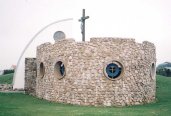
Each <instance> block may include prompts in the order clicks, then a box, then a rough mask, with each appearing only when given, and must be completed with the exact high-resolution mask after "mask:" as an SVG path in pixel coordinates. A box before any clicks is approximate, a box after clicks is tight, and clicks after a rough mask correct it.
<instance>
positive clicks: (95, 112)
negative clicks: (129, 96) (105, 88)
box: [0, 76, 171, 116]
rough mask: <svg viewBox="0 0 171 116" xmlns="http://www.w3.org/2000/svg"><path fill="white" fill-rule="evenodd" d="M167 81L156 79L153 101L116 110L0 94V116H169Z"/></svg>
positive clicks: (170, 100) (169, 80)
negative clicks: (155, 97) (154, 98)
mask: <svg viewBox="0 0 171 116" xmlns="http://www.w3.org/2000/svg"><path fill="white" fill-rule="evenodd" d="M170 115H171V78H167V77H162V76H157V102H156V103H151V104H146V105H138V106H128V107H123V108H116V107H92V106H91V107H90V106H78V105H69V104H59V103H51V102H48V101H45V100H41V99H37V98H35V97H32V96H28V95H25V94H22V93H0V116H170Z"/></svg>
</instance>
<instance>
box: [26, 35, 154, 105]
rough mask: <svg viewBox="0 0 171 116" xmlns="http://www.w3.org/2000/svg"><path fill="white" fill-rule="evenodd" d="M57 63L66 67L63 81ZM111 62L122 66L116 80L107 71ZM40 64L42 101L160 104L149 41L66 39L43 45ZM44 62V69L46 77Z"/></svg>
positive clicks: (38, 91)
mask: <svg viewBox="0 0 171 116" xmlns="http://www.w3.org/2000/svg"><path fill="white" fill-rule="evenodd" d="M58 61H61V62H63V63H64V66H65V76H64V77H63V78H61V77H59V75H57V76H56V75H55V74H54V72H55V70H56V69H55V64H56V63H57V62H58ZM112 61H117V62H120V63H121V64H122V65H123V72H122V75H121V76H120V77H119V78H116V79H114V80H110V79H108V78H107V77H106V76H105V73H104V71H105V70H104V68H105V66H106V64H108V63H110V62H112ZM33 62H34V61H33ZM36 62H37V77H36V96H37V97H39V98H43V99H46V100H49V101H55V102H62V103H70V104H79V105H94V106H126V105H137V104H144V103H150V102H153V101H155V93H156V77H155V65H156V52H155V46H154V44H152V43H150V42H147V41H144V42H143V43H141V44H140V43H136V42H135V40H134V39H127V38H91V39H90V42H75V41H74V40H72V39H62V40H58V41H56V42H55V44H51V43H44V44H42V45H40V46H38V47H37V61H36ZM41 63H43V64H44V68H45V70H44V74H43V75H44V76H43V77H42V76H41V75H42V74H40V73H41V72H40V64H41ZM28 67H29V66H28ZM26 68H27V66H26ZM28 70H29V69H28ZM31 70H32V69H31ZM26 73H29V71H27V72H26ZM26 75H27V74H26ZM30 75H32V74H31V72H30ZM34 76H35V75H34ZM27 78H31V77H29V76H28V77H27Z"/></svg>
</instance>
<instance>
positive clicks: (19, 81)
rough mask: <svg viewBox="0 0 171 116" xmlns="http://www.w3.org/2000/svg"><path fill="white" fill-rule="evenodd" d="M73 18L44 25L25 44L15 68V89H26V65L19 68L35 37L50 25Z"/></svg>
mask: <svg viewBox="0 0 171 116" xmlns="http://www.w3.org/2000/svg"><path fill="white" fill-rule="evenodd" d="M70 20H73V18H67V19H62V20H58V21H55V22H53V23H50V24H48V25H46V26H45V27H43V28H42V29H40V31H38V32H37V33H36V34H35V35H34V36H33V37H32V38H31V40H30V41H29V42H28V44H27V45H26V46H25V48H24V49H23V51H22V53H21V55H20V57H19V59H18V62H17V67H16V69H15V73H14V77H13V89H24V78H25V76H24V67H22V69H20V70H19V66H20V64H21V60H22V57H23V55H24V53H25V52H26V50H27V49H28V47H29V46H30V44H31V43H32V42H33V40H35V38H36V37H37V36H38V35H39V34H40V33H41V32H42V31H44V30H45V29H46V28H48V27H50V26H51V25H53V24H56V23H60V22H64V21H70Z"/></svg>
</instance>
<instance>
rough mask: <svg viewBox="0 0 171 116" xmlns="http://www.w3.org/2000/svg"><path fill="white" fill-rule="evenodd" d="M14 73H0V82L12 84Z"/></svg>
mask: <svg viewBox="0 0 171 116" xmlns="http://www.w3.org/2000/svg"><path fill="white" fill-rule="evenodd" d="M13 75H14V73H11V74H6V75H0V84H12V80H13Z"/></svg>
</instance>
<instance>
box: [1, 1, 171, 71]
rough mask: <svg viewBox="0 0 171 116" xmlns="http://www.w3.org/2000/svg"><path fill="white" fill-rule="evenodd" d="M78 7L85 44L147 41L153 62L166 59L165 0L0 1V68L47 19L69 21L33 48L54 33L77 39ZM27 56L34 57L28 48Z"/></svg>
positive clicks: (169, 37)
mask: <svg viewBox="0 0 171 116" xmlns="http://www.w3.org/2000/svg"><path fill="white" fill-rule="evenodd" d="M82 8H85V9H86V14H87V15H89V16H90V19H88V20H87V21H86V40H89V38H90V37H103V36H105V37H108V36H110V37H128V38H135V39H136V41H138V42H142V41H145V40H147V41H150V42H153V43H155V45H156V48H157V63H161V62H164V61H171V53H170V51H171V47H170V43H171V0H0V54H1V57H0V69H4V68H10V66H11V65H12V64H16V63H17V60H18V58H19V56H20V54H21V52H22V50H23V48H24V47H25V45H26V44H27V43H28V42H29V40H30V39H31V38H32V37H33V36H34V34H35V33H37V31H39V30H40V29H41V28H42V27H44V26H45V25H47V24H49V23H51V22H53V21H57V20H61V19H64V18H74V20H73V21H70V22H65V24H57V25H54V26H52V27H50V28H48V29H47V30H45V31H44V32H43V33H42V34H40V36H38V38H37V40H36V41H37V43H36V41H35V43H33V44H34V45H33V46H34V47H33V48H34V49H35V46H36V45H37V44H40V43H43V42H45V41H47V42H48V41H51V42H53V33H54V32H55V31H57V30H64V32H65V33H66V36H67V37H68V38H74V39H75V40H76V41H81V34H80V23H79V22H78V19H79V18H80V16H81V11H82ZM41 40H42V41H41ZM38 41H39V42H38ZM28 54H32V55H30V56H34V55H35V53H32V49H31V48H30V51H28Z"/></svg>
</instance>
